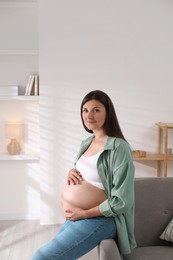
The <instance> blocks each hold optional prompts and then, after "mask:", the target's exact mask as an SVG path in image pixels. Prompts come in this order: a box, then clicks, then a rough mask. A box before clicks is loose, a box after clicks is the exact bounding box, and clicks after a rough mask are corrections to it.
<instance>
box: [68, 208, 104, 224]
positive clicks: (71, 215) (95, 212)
mask: <svg viewBox="0 0 173 260" xmlns="http://www.w3.org/2000/svg"><path fill="white" fill-rule="evenodd" d="M101 215H102V214H101V212H100V210H99V206H96V207H94V208H91V209H81V208H71V209H67V210H66V211H65V218H66V220H70V221H76V220H79V219H84V218H93V217H99V216H101Z"/></svg>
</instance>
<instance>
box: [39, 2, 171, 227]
mask: <svg viewBox="0 0 173 260" xmlns="http://www.w3.org/2000/svg"><path fill="white" fill-rule="evenodd" d="M172 11H173V3H172V2H171V1H161V0H152V1H146V0H145V1H144V0H143V1H138V0H132V1H115V0H110V1H104V0H87V1H81V0H74V1H68V0H64V1H47V0H43V1H40V2H39V33H40V34H39V36H40V38H39V44H40V46H39V49H40V59H39V65H40V77H41V107H40V109H41V158H42V159H41V176H42V182H41V186H42V194H41V196H42V202H43V203H42V208H41V221H42V223H52V222H53V223H56V222H61V221H63V215H62V212H61V207H60V204H58V201H59V196H60V190H61V189H62V186H63V183H64V181H65V178H66V174H67V171H68V169H69V168H70V167H71V166H72V164H73V160H74V158H75V155H76V152H77V150H78V146H79V144H80V141H81V140H82V139H83V138H84V137H85V136H86V135H87V134H86V133H85V132H84V130H83V127H82V125H81V122H80V117H79V106H80V102H81V99H82V98H83V96H84V95H85V94H86V93H87V92H89V91H90V90H94V89H101V90H103V91H105V92H107V93H108V94H109V95H110V97H111V98H112V100H113V102H114V104H115V109H116V111H117V115H118V118H119V121H120V124H121V126H122V129H123V131H124V134H125V136H126V138H127V139H128V141H129V142H130V144H131V146H132V148H133V149H144V150H147V151H150V152H156V151H157V128H156V126H155V123H156V122H158V121H163V122H172V120H173V117H172V112H173V107H172V94H173V89H172V85H173V78H172V66H173V51H172V46H173V34H172V25H173V16H172ZM169 146H171V147H173V139H172V138H170V144H169ZM135 166H136V176H156V162H145V163H142V164H141V163H135ZM172 166H173V164H172V162H170V164H169V169H168V175H169V176H171V175H172V176H173V173H172Z"/></svg>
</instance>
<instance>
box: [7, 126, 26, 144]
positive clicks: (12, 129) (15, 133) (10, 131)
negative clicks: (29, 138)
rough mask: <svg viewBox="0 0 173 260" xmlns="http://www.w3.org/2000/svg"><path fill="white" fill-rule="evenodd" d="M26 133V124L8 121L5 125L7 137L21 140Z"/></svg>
mask: <svg viewBox="0 0 173 260" xmlns="http://www.w3.org/2000/svg"><path fill="white" fill-rule="evenodd" d="M23 135H24V125H23V124H21V123H7V124H6V125H5V137H6V138H8V139H16V140H21V139H22V138H23Z"/></svg>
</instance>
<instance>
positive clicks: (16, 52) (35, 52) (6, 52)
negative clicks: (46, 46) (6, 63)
mask: <svg viewBox="0 0 173 260" xmlns="http://www.w3.org/2000/svg"><path fill="white" fill-rule="evenodd" d="M38 53H39V52H38V50H0V55H26V56H27V55H31V56H37V55H38Z"/></svg>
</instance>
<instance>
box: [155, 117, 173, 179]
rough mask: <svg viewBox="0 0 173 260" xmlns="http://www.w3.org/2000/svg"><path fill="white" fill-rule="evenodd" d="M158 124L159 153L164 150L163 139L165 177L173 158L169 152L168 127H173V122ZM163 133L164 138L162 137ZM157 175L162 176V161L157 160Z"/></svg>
mask: <svg viewBox="0 0 173 260" xmlns="http://www.w3.org/2000/svg"><path fill="white" fill-rule="evenodd" d="M156 125H157V126H158V154H161V152H162V147H161V146H162V145H161V142H162V141H163V159H162V160H163V166H164V177H167V164H168V161H169V160H173V155H172V154H168V152H167V149H168V129H173V123H161V122H159V123H156ZM162 135H163V138H162ZM157 176H161V161H160V160H159V161H158V162H157Z"/></svg>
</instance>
